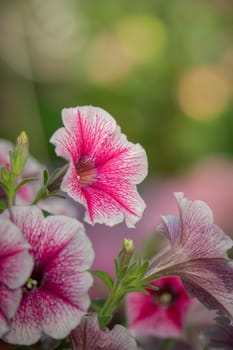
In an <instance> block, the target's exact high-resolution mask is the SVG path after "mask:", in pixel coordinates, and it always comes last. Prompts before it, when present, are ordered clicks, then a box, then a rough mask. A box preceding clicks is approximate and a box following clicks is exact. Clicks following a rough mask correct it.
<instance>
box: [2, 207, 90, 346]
mask: <svg viewBox="0 0 233 350" xmlns="http://www.w3.org/2000/svg"><path fill="white" fill-rule="evenodd" d="M2 217H5V218H6V217H7V218H8V219H9V214H8V212H4V213H3V214H2ZM10 219H11V220H12V222H13V223H14V224H15V225H16V226H18V227H19V229H20V230H21V231H22V233H23V235H24V237H25V238H26V239H27V240H28V242H29V243H30V244H31V247H32V248H31V254H32V255H33V257H34V260H35V264H34V269H33V271H32V274H31V276H30V278H29V279H28V280H27V282H26V283H25V285H24V291H23V296H22V300H21V303H20V305H19V308H18V310H17V312H16V314H15V316H14V317H13V321H12V325H11V329H10V331H9V332H8V333H7V334H6V335H5V337H4V339H5V340H6V341H7V342H9V343H13V344H24V345H30V344H33V343H35V342H37V341H38V339H39V338H40V336H41V334H42V332H44V333H45V334H47V335H49V336H51V337H52V338H55V339H60V338H64V337H66V336H67V335H68V334H69V333H70V331H71V330H72V329H74V328H75V327H76V326H77V325H78V324H79V322H80V320H81V317H82V315H83V314H84V313H85V312H86V311H87V309H88V307H89V304H90V299H89V296H88V289H89V288H90V286H91V285H92V277H91V275H90V273H89V272H87V269H89V268H90V266H91V264H92V262H93V258H94V252H93V249H92V246H91V243H90V241H89V239H88V237H87V236H86V234H85V232H84V228H83V226H82V224H81V223H79V222H78V221H77V220H75V219H72V218H68V217H65V216H48V217H47V218H44V217H43V214H42V212H41V210H40V209H38V208H37V207H12V208H11V217H10Z"/></svg>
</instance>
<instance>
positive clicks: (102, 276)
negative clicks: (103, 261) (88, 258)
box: [90, 270, 113, 290]
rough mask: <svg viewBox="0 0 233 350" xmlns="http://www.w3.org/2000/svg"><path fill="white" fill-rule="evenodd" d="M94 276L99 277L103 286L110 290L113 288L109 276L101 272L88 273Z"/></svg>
mask: <svg viewBox="0 0 233 350" xmlns="http://www.w3.org/2000/svg"><path fill="white" fill-rule="evenodd" d="M90 272H91V273H92V274H93V275H94V276H97V277H99V278H100V279H101V280H102V281H103V282H104V283H105V284H106V286H107V287H108V288H109V289H110V290H111V289H112V287H113V280H112V278H111V276H109V274H108V273H107V272H105V271H101V270H91V271H90Z"/></svg>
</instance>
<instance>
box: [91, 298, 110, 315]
mask: <svg viewBox="0 0 233 350" xmlns="http://www.w3.org/2000/svg"><path fill="white" fill-rule="evenodd" d="M105 302H106V299H92V300H91V306H92V307H93V309H94V310H95V311H96V312H99V311H100V310H102V308H103V306H104V304H105Z"/></svg>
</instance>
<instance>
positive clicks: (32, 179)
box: [15, 177, 39, 192]
mask: <svg viewBox="0 0 233 350" xmlns="http://www.w3.org/2000/svg"><path fill="white" fill-rule="evenodd" d="M38 180H39V179H38V178H37V177H28V178H26V179H23V180H22V181H21V182H20V183H19V184H18V185H17V186H16V187H15V191H16V192H17V191H18V190H19V189H20V187H22V186H23V185H25V184H27V183H28V182H32V181H38Z"/></svg>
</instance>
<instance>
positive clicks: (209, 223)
mask: <svg viewBox="0 0 233 350" xmlns="http://www.w3.org/2000/svg"><path fill="white" fill-rule="evenodd" d="M175 197H176V199H177V202H178V206H179V215H167V216H164V217H162V224H161V225H160V227H159V230H160V231H161V232H162V233H163V234H164V235H165V236H166V237H167V238H168V239H169V240H170V242H171V247H169V248H168V249H166V250H165V251H163V252H162V253H161V254H160V255H159V256H155V257H154V258H153V259H152V260H151V262H150V266H149V268H148V271H147V274H146V277H148V276H152V275H156V274H157V275H158V274H159V275H161V276H168V275H170V276H171V275H177V276H180V277H181V279H182V281H183V282H184V286H185V288H186V289H187V290H188V291H189V292H190V293H191V294H192V295H194V296H195V297H196V298H198V299H199V300H200V301H201V302H202V303H203V304H204V305H205V306H206V307H208V308H209V309H219V310H222V311H223V312H225V313H227V314H228V315H229V316H230V317H232V315H233V265H232V261H231V260H230V259H229V258H228V256H227V250H228V249H230V248H231V247H232V240H231V238H230V237H228V236H227V235H225V233H224V232H223V231H222V230H221V229H220V228H219V227H218V226H217V225H214V224H213V214H212V211H211V209H210V208H209V207H208V206H207V204H205V203H204V202H202V201H198V200H197V201H191V200H188V199H187V198H185V197H184V196H183V193H175Z"/></svg>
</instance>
